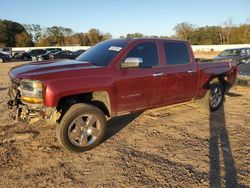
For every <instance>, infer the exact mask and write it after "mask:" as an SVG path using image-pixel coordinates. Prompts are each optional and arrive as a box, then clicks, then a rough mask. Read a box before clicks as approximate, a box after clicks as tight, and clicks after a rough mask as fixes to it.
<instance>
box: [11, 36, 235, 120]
mask: <svg viewBox="0 0 250 188" xmlns="http://www.w3.org/2000/svg"><path fill="white" fill-rule="evenodd" d="M145 41H151V42H152V41H153V42H156V44H157V48H158V56H159V66H158V67H153V68H134V69H122V68H120V63H121V62H122V60H124V57H125V56H126V54H127V52H128V51H129V50H130V49H131V48H132V47H133V46H134V45H135V44H138V43H140V42H145ZM164 41H169V40H162V39H132V40H129V41H128V45H127V46H126V47H125V48H124V49H122V50H121V52H119V54H118V55H117V56H116V57H115V58H114V59H113V61H112V62H111V63H110V64H109V65H108V66H106V67H98V66H94V65H93V64H91V63H87V62H78V61H66V62H65V61H63V62H47V63H45V62H41V63H31V64H27V65H23V66H19V67H17V68H15V69H12V70H11V72H10V76H11V77H13V79H16V80H18V79H31V80H41V81H42V82H43V85H44V105H45V106H47V107H56V106H57V105H58V102H59V100H60V99H61V98H62V97H66V96H71V95H76V94H83V93H89V92H93V91H106V92H107V93H108V95H109V100H110V105H111V106H110V107H111V115H112V116H116V115H119V114H124V113H129V112H134V111H138V110H144V109H149V108H153V107H157V106H163V105H168V104H174V103H179V102H184V101H189V100H191V99H194V98H201V97H204V95H205V94H206V91H207V88H206V85H207V84H208V82H209V81H210V80H211V79H213V78H214V77H216V76H218V75H225V76H226V80H227V81H228V82H229V83H230V84H231V85H233V84H234V83H235V80H236V75H237V66H236V64H235V63H229V62H219V63H214V62H205V63H196V62H195V58H194V55H193V52H192V49H191V47H190V45H189V44H188V43H187V42H185V41H174V42H182V43H185V44H186V45H187V48H188V52H189V58H190V63H189V64H185V65H167V62H166V58H165V54H164V50H163V44H162V43H163V42H164ZM171 41H173V40H171ZM97 55H98V54H97ZM190 71H191V72H190ZM158 73H163V74H162V75H160V76H153V75H154V74H158Z"/></svg>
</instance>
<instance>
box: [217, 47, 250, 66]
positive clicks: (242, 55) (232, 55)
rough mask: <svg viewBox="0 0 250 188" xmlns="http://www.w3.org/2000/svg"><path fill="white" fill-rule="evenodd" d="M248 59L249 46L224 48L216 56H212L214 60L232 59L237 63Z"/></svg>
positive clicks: (249, 55) (249, 54)
mask: <svg viewBox="0 0 250 188" xmlns="http://www.w3.org/2000/svg"><path fill="white" fill-rule="evenodd" d="M249 59H250V48H235V49H226V50H224V51H222V52H221V53H220V54H219V55H218V56H216V57H214V61H225V60H233V61H237V62H238V63H240V62H244V61H248V60H249Z"/></svg>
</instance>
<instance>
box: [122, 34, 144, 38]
mask: <svg viewBox="0 0 250 188" xmlns="http://www.w3.org/2000/svg"><path fill="white" fill-rule="evenodd" d="M143 37H144V35H143V34H142V33H128V34H127V36H126V38H143Z"/></svg>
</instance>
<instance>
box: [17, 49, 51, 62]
mask: <svg viewBox="0 0 250 188" xmlns="http://www.w3.org/2000/svg"><path fill="white" fill-rule="evenodd" d="M45 53H47V51H46V50H44V49H35V50H30V51H28V52H24V53H17V54H15V56H14V59H18V60H24V61H31V60H32V57H38V56H39V55H42V54H45Z"/></svg>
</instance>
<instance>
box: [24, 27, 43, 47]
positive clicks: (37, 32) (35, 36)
mask: <svg viewBox="0 0 250 188" xmlns="http://www.w3.org/2000/svg"><path fill="white" fill-rule="evenodd" d="M23 26H24V28H25V30H26V31H27V33H28V34H29V35H30V36H32V41H33V42H34V43H35V44H37V43H38V40H39V39H40V38H41V36H42V27H41V26H40V25H39V24H23Z"/></svg>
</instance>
